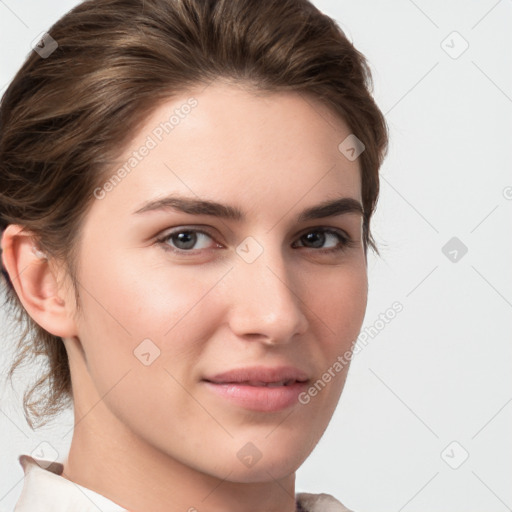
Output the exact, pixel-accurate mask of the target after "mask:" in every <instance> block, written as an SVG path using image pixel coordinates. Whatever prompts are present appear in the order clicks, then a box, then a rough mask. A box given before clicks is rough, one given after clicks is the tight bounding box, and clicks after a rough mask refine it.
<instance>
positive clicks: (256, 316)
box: [228, 247, 308, 345]
mask: <svg viewBox="0 0 512 512" xmlns="http://www.w3.org/2000/svg"><path fill="white" fill-rule="evenodd" d="M230 274H231V276H230V279H231V284H230V286H229V291H228V293H229V294H230V295H231V301H230V304H231V308H230V317H229V320H230V326H231V330H232V331H233V332H234V333H235V334H236V335H238V336H239V337H240V338H245V339H247V340H258V341H261V342H262V343H265V344H267V345H280V344H285V343H289V342H291V341H292V340H294V339H295V337H296V336H297V335H300V334H303V333H304V332H306V330H307V328H308V319H307V316H306V315H305V311H307V307H306V303H305V299H306V297H303V296H301V295H306V293H305V290H304V287H303V286H301V279H300V275H297V273H296V272H294V271H293V269H292V268H291V267H290V263H289V262H286V261H285V259H284V257H283V255H282V251H281V250H279V249H275V250H270V249H269V248H268V247H267V248H266V249H264V250H263V252H262V254H261V255H260V256H259V257H258V258H257V259H256V260H255V261H253V262H252V263H249V262H247V261H245V260H244V259H243V258H238V256H237V260H236V265H235V268H234V269H233V271H232V272H230Z"/></svg>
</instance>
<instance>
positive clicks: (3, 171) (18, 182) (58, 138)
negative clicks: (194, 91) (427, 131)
mask: <svg viewBox="0 0 512 512" xmlns="http://www.w3.org/2000/svg"><path fill="white" fill-rule="evenodd" d="M48 34H49V35H50V36H51V38H53V40H55V42H56V44H57V45H58V46H57V47H56V48H55V49H54V51H53V52H52V53H51V54H50V55H45V56H42V55H41V54H40V52H37V51H35V50H34V51H32V52H31V53H30V55H29V56H28V57H27V59H26V61H25V62H24V63H23V65H22V67H21V68H20V69H19V71H18V72H17V74H16V75H15V77H14V79H13V80H12V81H11V83H10V84H9V86H8V88H7V89H6V91H5V93H4V95H3V97H2V99H1V103H0V233H1V232H2V231H3V230H4V229H5V228H6V226H7V225H9V224H20V225H22V226H24V229H26V230H27V232H29V233H31V234H32V235H33V237H34V240H35V241H36V242H37V245H38V247H39V248H40V249H41V250H42V251H43V252H44V253H46V255H47V256H48V257H49V258H55V259H56V260H59V261H63V262H64V263H65V264H66V268H67V270H68V271H69V275H70V277H71V279H72V282H73V284H74V288H75V297H76V300H77V306H79V290H78V286H77V282H76V261H77V258H76V256H77V254H76V253H77V242H78V240H79V238H80V232H81V231H80V230H81V225H82V223H83V220H84V218H85V216H86V214H87V211H88V208H89V207H90V206H91V205H92V203H93V201H94V200H95V198H94V195H93V190H94V189H95V188H96V187H98V186H101V184H102V183H103V181H104V180H105V177H106V176H108V175H109V173H111V169H112V162H113V161H115V159H116V158H117V157H118V156H119V154H120V153H121V152H122V150H123V149H124V147H125V146H126V144H127V143H128V142H129V140H130V139H131V138H132V137H133V136H134V135H135V133H136V130H137V127H139V126H141V125H142V123H143V122H144V120H145V119H146V118H147V117H148V116H149V115H150V114H151V113H152V112H153V111H154V109H155V108H156V107H158V105H159V104H160V103H161V102H162V101H166V100H169V99H171V98H172V97H173V96H175V95H177V94H178V93H182V92H185V91H187V90H188V89H189V88H192V87H196V86H198V85H199V86H200V85H201V84H204V85H205V86H206V85H207V84H208V83H210V82H212V81H213V80H217V79H223V80H228V81H231V82H233V83H237V84H240V85H241V86H243V87H247V88H248V89H249V90H252V91H254V92H262V93H265V92H269V93H271V92H286V91H294V92H299V93H302V94H304V95H305V96H308V97H310V98H314V99H316V100H318V101H321V102H323V103H324V104H325V105H327V106H328V107H329V108H330V109H331V111H332V112H334V113H335V114H336V115H338V116H340V117H341V118H342V119H343V120H344V121H345V122H346V123H347V125H348V126H349V128H350V130H351V133H353V134H354V135H355V136H356V137H357V138H358V139H360V140H361V141H362V142H363V144H364V146H365V149H364V151H363V152H362V153H361V155H360V156H359V159H360V160H359V161H360V168H361V190H362V201H363V208H364V216H363V244H364V251H365V255H366V254H367V248H368V247H371V248H372V249H373V250H374V251H375V252H376V253H377V254H378V252H379V251H378V248H377V246H376V243H375V241H374V239H373V237H372V235H371V232H370V219H371V217H372V214H373V212H374V210H375V207H376V204H377V198H378V195H379V168H380V166H381V164H382V161H383V159H384V157H385V154H386V152H387V145H388V128H387V125H386V121H385V119H384V116H383V114H382V112H381V111H380V110H379V108H378V107H377V105H376V103H375V101H374V99H373V97H372V92H373V84H372V76H371V71H370V68H369V65H368V63H367V61H366V59H365V57H364V55H363V54H362V53H360V52H359V51H358V50H357V49H356V48H355V47H354V45H353V44H352V43H351V42H350V41H349V39H348V38H347V37H346V35H345V34H344V32H343V30H342V29H341V28H340V26H339V25H338V24H337V23H336V22H335V21H334V20H333V19H332V18H330V17H329V16H327V15H325V14H323V13H322V12H321V11H320V10H318V9H317V8H316V7H315V6H314V5H313V4H312V3H311V2H310V1H309V0H88V1H85V2H82V3H80V4H79V5H78V6H77V7H75V8H74V9H72V10H71V11H69V12H68V13H67V14H66V15H64V16H63V17H62V18H61V19H60V20H58V21H57V22H56V23H55V24H54V25H53V26H52V27H51V28H50V29H49V30H48ZM340 142H341V141H340ZM2 274H3V276H4V278H5V286H4V289H5V297H6V301H5V305H4V307H5V308H6V311H7V313H8V314H9V318H10V319H12V320H13V321H14V322H15V326H16V331H18V333H19V335H18V334H17V335H16V337H17V345H16V347H15V351H14V354H15V357H14V360H13V361H12V364H11V365H10V369H9V372H8V377H9V378H10V379H11V380H12V376H13V374H14V372H15V370H16V369H17V368H18V367H20V366H22V365H24V364H23V363H27V362H31V361H32V360H35V359H37V360H38V368H41V369H42V372H41V374H40V375H38V377H37V379H36V381H35V382H32V383H31V384H30V386H29V387H28V388H27V389H26V390H25V391H24V396H23V409H24V414H25V418H26V420H27V422H28V424H29V425H30V427H31V428H32V429H34V428H38V427H39V426H41V425H44V424H46V423H47V422H48V421H49V420H50V419H51V418H52V417H53V416H55V415H56V414H57V413H59V412H61V411H62V410H63V409H64V408H66V407H68V406H69V405H71V404H72V389H71V375H70V369H69V364H68V359H67V353H66V350H65V347H64V343H63V341H62V339H61V338H60V337H58V336H55V335H53V334H51V333H49V332H47V331H46V330H45V329H43V328H42V327H41V326H39V325H38V324H37V323H35V322H34V321H33V320H32V319H31V317H30V316H29V315H28V313H27V312H26V310H25V309H24V308H23V306H22V304H21V302H20V300H19V298H18V296H17V294H16V292H15V290H14V287H13V285H12V280H13V279H15V278H16V277H15V276H9V275H8V273H7V271H6V270H5V268H4V267H3V265H2ZM13 332H14V331H13ZM39 358H42V360H39Z"/></svg>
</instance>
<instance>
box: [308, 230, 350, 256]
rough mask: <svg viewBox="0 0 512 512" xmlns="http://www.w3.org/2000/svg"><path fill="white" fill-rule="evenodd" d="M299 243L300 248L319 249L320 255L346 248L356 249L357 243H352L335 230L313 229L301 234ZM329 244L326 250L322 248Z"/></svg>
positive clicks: (348, 238)
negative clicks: (300, 243)
mask: <svg viewBox="0 0 512 512" xmlns="http://www.w3.org/2000/svg"><path fill="white" fill-rule="evenodd" d="M299 241H301V242H302V244H303V245H302V246H300V247H304V246H306V247H307V248H312V249H319V250H318V252H321V253H331V252H337V251H344V250H345V249H347V248H348V247H356V246H357V242H355V241H353V240H352V239H351V238H350V237H349V236H348V235H347V234H345V233H344V232H342V231H339V230H337V229H331V228H323V227H320V228H314V229H310V230H309V231H307V232H306V233H305V234H303V235H302V236H301V237H300V238H299ZM329 241H331V242H334V244H333V243H330V244H329V246H328V247H327V248H323V246H324V244H325V243H326V242H329Z"/></svg>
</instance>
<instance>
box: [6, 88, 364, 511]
mask: <svg viewBox="0 0 512 512" xmlns="http://www.w3.org/2000/svg"><path fill="white" fill-rule="evenodd" d="M191 96H193V97H194V98H196V99H197V101H198V106H197V107H196V108H194V109H192V111H191V112H190V114H189V115H187V116H186V117H185V118H184V119H182V120H181V121H180V123H179V125H178V126H176V127H175V129H174V130H173V131H172V132H170V133H169V134H167V135H166V136H165V137H164V138H163V140H162V142H161V143H160V144H159V145H158V146H157V147H156V148H154V149H152V150H151V151H150V153H149V154H148V155H147V156H146V157H145V158H144V159H143V160H142V161H141V162H140V163H138V165H137V167H136V168H135V169H133V171H132V172H131V173H130V174H129V175H128V176H126V177H125V178H124V179H123V180H122V182H121V183H119V184H118V185H117V186H116V187H114V188H113V190H111V191H110V192H108V193H107V194H106V195H105V197H104V198H103V199H101V200H99V199H94V201H93V204H92V206H91V209H90V210H89V212H88V214H87V216H86V218H85V219H84V225H83V232H82V233H81V238H80V240H79V265H78V275H77V277H78V281H79V283H80V286H79V294H80V298H81V309H80V311H77V310H76V306H75V303H74V296H73V290H72V288H71V285H70V281H69V278H68V276H67V275H66V273H65V271H64V266H63V264H62V263H58V262H55V261H52V260H50V261H49V262H48V261H47V260H44V259H38V258H37V257H36V256H35V255H34V253H33V252H32V250H31V247H32V241H31V239H30V236H29V234H24V233H21V232H20V226H16V225H11V226H9V227H8V228H7V230H6V231H5V233H4V236H3V240H2V244H3V259H4V264H5V266H6V268H7V270H8V272H9V273H10V275H11V277H12V278H14V279H13V281H14V284H15V287H16V291H17V293H18V295H19V296H20V299H21V301H22V303H23V305H24V307H25V308H26V309H27V311H28V312H29V314H30V315H31V316H32V318H34V320H35V321H36V322H38V323H39V324H40V325H42V326H43V327H44V328H45V329H46V330H48V331H49V332H51V333H53V334H56V335H58V336H61V337H62V338H63V340H64V343H65V347H66V350H67V352H68V356H69V360H70V368H71V375H72V383H73V389H74V396H73V398H74V404H75V429H74V432H73V439H72V442H71V449H70V452H69V456H68V458H67V459H66V460H65V461H64V474H63V476H64V477H65V478H67V479H69V480H72V481H74V482H76V483H78V484H81V485H84V486H86V487H89V488H90V489H93V490H95V491H96V492H99V493H101V494H103V495H105V496H106V497H108V498H110V499H111V500H113V501H115V502H116V503H119V504H120V505H122V506H123V507H125V508H127V509H128V510H132V511H139V512H142V511H147V510H151V511H153V512H164V511H165V512H174V511H176V512H177V511H187V510H190V511H191V510H194V509H193V508H192V507H194V508H195V509H196V510H198V511H199V512H202V511H206V510H207V511H212V512H217V511H219V512H220V511H222V512H227V511H233V512H234V511H240V510H243V511H244V512H263V511H265V512H272V511H276V512H277V511H280V512H283V511H285V512H293V511H295V503H294V493H295V471H296V470H297V468H298V467H299V466H300V465H301V464H302V463H303V461H304V460H305V459H306V458H307V457H308V455H309V454H310V453H311V451H312V450H313V448H314V447H315V445H316V444H317V443H318V441H319V439H320V438H321V436H322V434H323V433H324V431H325V429H326V427H327V425H328V423H329V421H330V419H331V417H332V414H333V412H334V410H335V408H336V405H337V403H338V400H339V397H340V395H341V392H342V389H343V386H344V383H345V378H346V371H347V370H348V366H346V367H345V368H344V370H343V371H342V372H339V373H338V374H336V376H335V377H334V378H333V379H332V380H331V382H330V383H329V384H328V385H327V386H326V387H325V389H323V390H322V391H321V392H320V393H318V395H317V396H316V397H314V398H312V399H311V401H310V403H308V404H307V405H302V404H300V403H297V404H295V405H293V406H292V407H289V408H287V409H284V410H281V411H277V412H271V413H268V412H255V411H249V410H246V409H245V408H243V407H240V406H238V405H234V404H232V403H230V402H228V401H227V400H225V399H224V398H221V397H219V396H217V395H215V394H213V393H212V392H211V391H209V390H208V389H206V387H205V385H204V383H203V382H201V379H202V378H204V377H205V376H206V375H212V374H214V373H218V372H221V371H226V370H229V369H233V368H239V367H244V366H255V365H266V366H280V365H293V366H296V367H299V368H301V369H302V370H304V371H306V372H307V373H308V374H309V375H310V376H311V377H312V381H313V382H314V381H316V380H317V379H318V378H320V376H321V375H322V374H323V373H324V372H325V371H326V370H327V369H328V368H329V367H332V365H333V363H334V362H335V361H336V359H337V357H338V356H340V355H342V354H343V353H344V352H345V351H346V350H350V349H351V347H352V344H353V342H354V340H355V339H356V338H357V335H358V333H359V331H360V329H361V325H362V322H363V319H364V313H365V310H366V303H367V291H368V283H367V268H366V259H365V254H364V248H363V244H362V217H361V216H360V215H358V214H357V213H346V214H343V215H340V216H336V217H327V218H323V219H317V220H309V221H305V222H298V221H297V216H298V214H299V213H300V212H301V211H302V210H303V209H305V208H307V207H309V206H313V205H316V204H318V203H320V202H322V201H324V200H326V199H332V198H334V197H352V198H354V199H357V200H359V201H361V183H360V166H359V159H356V160H355V161H350V160H348V159H347V158H345V157H344V156H343V155H342V154H341V153H340V151H339V150H338V145H339V144H340V142H341V141H343V140H344V139H345V138H346V137H347V136H348V135H349V134H350V133H351V132H350V129H349V128H348V126H347V125H346V124H345V123H344V122H343V121H342V120H341V119H339V118H338V117H335V116H334V115H333V114H332V113H331V112H330V111H329V110H328V109H327V108H326V107H325V106H323V105H321V104H320V103H318V102H317V101H316V100H314V99H312V98H306V97H305V96H303V95H300V94H297V93H290V92H288V93H272V94H265V95H262V94H258V95H256V94H254V93H252V92H249V90H247V89H243V88H241V87H239V86H237V85H236V84H233V83H231V84H229V83H219V82H216V83H213V84H212V85H210V86H208V87H207V88H206V89H204V90H202V89H197V90H194V91H188V92H187V93H186V94H181V95H179V96H176V97H175V98H174V99H172V100H170V101H167V102H165V103H163V104H162V105H161V106H160V107H158V108H157V109H156V110H155V111H154V112H153V113H152V114H151V115H150V117H149V118H148V119H147V122H146V124H145V125H144V126H143V127H141V128H140V130H139V131H138V132H136V133H135V134H134V138H133V140H132V141H131V142H130V144H129V146H128V147H127V148H125V151H124V153H123V155H122V156H121V158H120V160H119V164H120V165H122V164H123V163H124V162H125V161H126V160H127V159H128V158H129V156H130V155H131V154H132V152H133V151H134V150H137V149H138V148H140V147H141V146H142V145H143V144H144V142H145V140H146V138H147V136H148V135H149V134H151V133H152V130H154V128H155V127H156V126H158V125H159V123H160V122H161V121H164V120H166V119H168V118H169V116H170V114H171V113H172V111H173V109H175V108H176V107H179V106H180V105H182V104H184V103H185V102H186V100H187V99H188V98H190V97H191ZM117 168H118V167H115V166H113V168H112V170H113V171H115V169H117ZM112 173H113V172H110V173H107V176H111V175H112ZM171 193H179V194H182V195H186V196H192V197H195V198H197V197H199V198H207V199H214V200H216V201H218V202H222V203H226V204H230V205H236V206H238V207H239V208H240V209H241V210H243V211H244V212H245V214H246V217H247V219H246V220H245V221H244V222H237V221H233V220H226V219H219V218H216V217H212V216H208V215H200V216H197V215H190V214H185V213H181V212H177V211H173V210H169V209H168V210H160V211H151V212H146V213H144V214H138V215H134V214H133V212H134V211H135V210H136V209H137V208H140V207H141V206H142V205H143V204H144V203H145V202H146V201H148V200H152V199H155V198H161V197H163V196H166V195H168V194H171ZM198 225H200V226H198ZM191 226H196V227H199V229H205V230H207V231H208V233H209V234H210V235H211V237H209V236H207V235H199V238H198V240H197V243H196V244H195V246H194V249H196V248H197V249H196V250H195V251H194V252H195V255H191V254H190V252H189V254H184V255H176V254H174V253H173V252H171V251H166V250H165V247H174V248H183V247H184V244H183V243H182V244H180V243H179V241H178V240H177V239H176V237H175V238H174V239H168V240H167V241H166V242H157V241H156V239H157V238H158V236H159V235H162V234H165V233H167V232H169V231H170V230H171V228H190V227H191ZM320 226H324V227H329V228H332V229H334V230H336V229H337V230H342V231H343V232H344V233H345V234H347V235H348V236H350V238H351V239H352V240H353V241H354V246H353V247H347V248H345V249H344V250H342V251H338V252H334V253H331V254H322V252H321V250H322V249H325V248H331V247H335V246H338V245H340V244H341V243H342V242H341V241H340V240H339V239H338V238H337V237H336V236H335V235H326V237H325V241H324V242H323V244H322V242H320V244H319V246H320V248H317V247H316V246H314V245H311V244H309V246H308V242H307V240H305V239H304V237H303V235H305V234H307V233H310V232H311V231H313V232H314V233H317V231H315V228H318V227H320ZM319 236H320V237H321V234H320V235H319ZM247 237H253V238H254V239H255V240H256V241H257V242H258V243H259V244H260V246H261V247H262V249H263V252H262V253H261V254H260V256H259V257H258V258H256V259H255V261H253V262H252V263H248V262H247V261H245V260H244V259H243V258H242V257H241V256H240V255H239V254H238V253H237V252H236V248H237V247H238V246H239V245H240V244H241V243H242V242H243V241H244V239H246V238H247ZM183 250H187V249H186V248H185V249H183ZM188 250H189V251H190V249H188ZM147 338H149V339H150V340H152V343H154V345H156V346H157V347H158V349H159V350H160V356H159V357H157V358H156V359H155V360H154V361H153V362H152V363H151V364H150V365H148V366H146V365H144V364H142V363H141V361H140V360H139V359H138V358H137V357H135V356H134V350H136V349H137V347H138V346H139V345H140V343H141V342H142V340H144V339H147ZM248 442H251V443H253V444H254V445H255V446H256V447H257V449H258V450H259V452H260V453H261V459H260V460H259V461H258V462H257V463H256V464H254V465H253V466H252V467H247V466H246V465H244V464H242V463H241V461H240V460H239V458H238V457H237V452H238V451H239V450H240V449H241V448H242V447H243V446H244V445H245V444H246V443H248Z"/></svg>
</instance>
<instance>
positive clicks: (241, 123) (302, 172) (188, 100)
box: [105, 83, 361, 210]
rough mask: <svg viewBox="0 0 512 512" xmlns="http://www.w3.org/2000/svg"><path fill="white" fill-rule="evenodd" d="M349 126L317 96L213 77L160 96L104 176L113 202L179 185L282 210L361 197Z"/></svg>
mask: <svg viewBox="0 0 512 512" xmlns="http://www.w3.org/2000/svg"><path fill="white" fill-rule="evenodd" d="M350 133H351V132H350V128H349V127H348V125H347V124H346V123H345V122H344V121H343V120H342V119H341V118H340V117H339V116H336V115H335V114H334V113H333V112H331V111H330V110H329V109H328V108H327V107H326V106H325V105H323V104H322V103H320V102H319V101H317V100H316V99H314V98H312V97H310V96H306V95H304V94H301V93H298V92H279V93H275V92H273V93H261V92H258V93H255V92H252V91H250V90H248V89H246V88H242V87H239V86H237V85H233V84H225V83H212V84H210V85H209V86H207V87H206V88H204V87H203V88H201V89H195V90H190V91H189V92H186V93H181V94H180V95H177V96H175V97H174V98H172V99H169V100H168V101H165V102H163V103H161V104H160V105H159V106H158V107H157V108H156V109H155V110H154V111H153V112H152V113H151V115H150V116H149V117H148V118H147V119H146V121H145V122H144V124H143V126H140V127H138V129H137V130H135V131H134V137H133V139H132V140H131V142H130V143H129V145H128V146H127V147H126V150H125V151H124V152H123V154H122V155H121V157H120V159H118V161H117V162H116V164H115V165H114V166H112V167H111V169H109V171H108V172H107V173H106V181H109V177H110V178H114V179H113V180H112V179H111V180H110V181H111V182H112V184H113V185H112V186H109V187H108V189H109V191H108V194H107V195H106V197H105V199H106V200H108V202H109V204H110V205H111V206H112V205H115V204H116V203H117V205H118V206H120V207H121V206H122V205H131V206H135V205H137V204H139V203H141V202H142V201H144V200H148V199H151V198H155V197H158V196H159V195H162V196H163V195H165V194H167V193H171V192H178V193H182V194H185V195H196V196H199V197H210V198H216V199H221V198H222V199H238V203H239V204H242V205H243V204H244V203H245V204H248V205H251V206H254V207H255V208H258V207H261V208H268V207H269V205H272V207H273V208H274V209H275V208H276V207H277V206H278V205H280V204H281V205H282V206H283V207H284V206H286V205H287V204H288V203H290V205H291V203H293V202H297V201H299V200H300V199H301V198H306V196H307V200H306V203H307V202H313V201H316V200H317V199H318V198H321V199H324V198H325V197H326V195H328V194H331V195H340V194H343V195H346V196H349V197H353V198H355V199H358V200H361V186H360V166H359V159H356V160H349V159H348V158H347V157H346V156H345V155H344V154H343V153H342V152H341V151H340V149H339V145H340V143H342V142H343V141H344V140H345V139H346V138H347V137H348V136H349V135H350ZM308 200H309V201H308ZM132 210H133V208H132Z"/></svg>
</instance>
